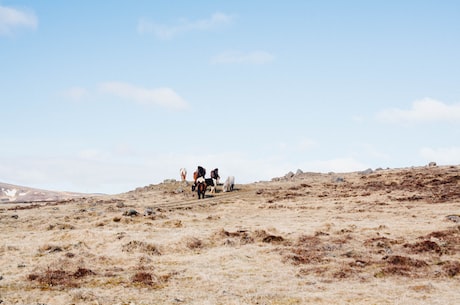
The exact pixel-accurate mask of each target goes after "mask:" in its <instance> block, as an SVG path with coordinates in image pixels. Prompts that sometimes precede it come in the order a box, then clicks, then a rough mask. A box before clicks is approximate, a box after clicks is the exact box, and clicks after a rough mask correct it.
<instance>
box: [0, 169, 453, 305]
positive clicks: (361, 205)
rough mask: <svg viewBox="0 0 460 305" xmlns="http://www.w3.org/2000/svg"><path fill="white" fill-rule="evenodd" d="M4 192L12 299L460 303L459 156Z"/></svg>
mask: <svg viewBox="0 0 460 305" xmlns="http://www.w3.org/2000/svg"><path fill="white" fill-rule="evenodd" d="M220 190H221V189H220V188H218V192H217V193H215V194H209V193H207V196H206V198H205V199H202V200H198V199H197V198H196V193H192V192H191V190H190V183H188V184H186V183H180V182H170V183H161V184H158V185H149V186H145V187H140V188H138V189H136V190H133V191H131V192H127V193H124V194H120V195H117V196H100V197H90V198H75V199H72V200H66V201H60V202H54V203H49V204H43V205H36V204H30V205H24V204H21V205H19V204H18V205H15V204H8V205H0V226H1V228H2V230H0V266H2V268H1V269H0V303H2V302H3V303H5V304H38V303H40V304H49V305H52V304H136V305H138V304H457V303H458V292H457V291H458V287H459V285H460V167H459V166H443V167H418V168H403V169H389V170H380V171H368V172H365V173H341V174H335V173H331V174H319V173H299V174H296V175H287V176H285V177H281V178H276V179H273V180H272V181H266V182H258V183H251V184H245V185H236V189H235V191H233V192H230V193H222V192H220Z"/></svg>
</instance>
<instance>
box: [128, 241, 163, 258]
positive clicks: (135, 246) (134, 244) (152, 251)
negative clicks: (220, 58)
mask: <svg viewBox="0 0 460 305" xmlns="http://www.w3.org/2000/svg"><path fill="white" fill-rule="evenodd" d="M122 251H123V252H128V253H129V252H135V251H137V252H142V253H146V254H149V255H161V251H160V249H159V247H158V246H157V245H154V244H149V243H146V242H143V241H138V240H132V241H130V242H128V243H126V244H124V245H123V246H122Z"/></svg>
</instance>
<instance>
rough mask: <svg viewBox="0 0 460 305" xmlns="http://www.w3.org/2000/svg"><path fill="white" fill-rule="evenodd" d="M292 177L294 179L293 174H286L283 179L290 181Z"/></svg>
mask: <svg viewBox="0 0 460 305" xmlns="http://www.w3.org/2000/svg"><path fill="white" fill-rule="evenodd" d="M292 177H294V173H293V172H289V173H287V174H286V175H284V178H286V179H291V178H292Z"/></svg>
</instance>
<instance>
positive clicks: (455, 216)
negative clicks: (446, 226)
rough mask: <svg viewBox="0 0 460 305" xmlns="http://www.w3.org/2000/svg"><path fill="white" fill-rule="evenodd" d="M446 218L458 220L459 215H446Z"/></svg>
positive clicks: (459, 219) (459, 218) (459, 220)
mask: <svg viewBox="0 0 460 305" xmlns="http://www.w3.org/2000/svg"><path fill="white" fill-rule="evenodd" d="M446 218H447V219H448V220H450V221H453V222H460V215H448V216H446Z"/></svg>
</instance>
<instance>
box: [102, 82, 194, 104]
mask: <svg viewBox="0 0 460 305" xmlns="http://www.w3.org/2000/svg"><path fill="white" fill-rule="evenodd" d="M99 89H100V90H101V91H102V92H103V93H107V94H112V95H115V96H118V97H121V98H124V99H128V100H132V101H135V102H137V103H140V104H144V105H155V106H160V107H164V108H169V109H173V110H183V109H186V108H188V103H187V101H185V100H184V99H183V98H182V97H181V96H180V95H178V94H177V93H176V92H174V90H172V89H170V88H155V89H147V88H142V87H137V86H134V85H131V84H128V83H123V82H105V83H102V84H100V85H99Z"/></svg>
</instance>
